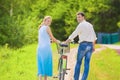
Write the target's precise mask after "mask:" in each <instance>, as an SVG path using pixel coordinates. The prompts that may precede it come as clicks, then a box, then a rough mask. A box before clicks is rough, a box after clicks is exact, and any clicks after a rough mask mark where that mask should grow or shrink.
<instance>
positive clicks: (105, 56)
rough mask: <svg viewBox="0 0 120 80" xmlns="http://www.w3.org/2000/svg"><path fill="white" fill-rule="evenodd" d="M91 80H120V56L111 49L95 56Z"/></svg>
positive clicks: (90, 75)
mask: <svg viewBox="0 0 120 80" xmlns="http://www.w3.org/2000/svg"><path fill="white" fill-rule="evenodd" d="M89 80H120V55H118V54H117V53H116V51H114V50H111V49H106V50H103V51H101V52H100V53H97V54H93V56H92V60H91V68H90V73H89Z"/></svg>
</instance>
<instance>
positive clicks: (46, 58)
mask: <svg viewBox="0 0 120 80" xmlns="http://www.w3.org/2000/svg"><path fill="white" fill-rule="evenodd" d="M47 27H48V26H45V25H43V26H41V27H40V29H39V32H38V50H37V61H38V75H41V76H52V66H53V65H52V50H51V43H50V36H49V35H48V33H47Z"/></svg>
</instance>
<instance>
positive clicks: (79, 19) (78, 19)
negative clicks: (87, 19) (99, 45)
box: [77, 15, 84, 23]
mask: <svg viewBox="0 0 120 80" xmlns="http://www.w3.org/2000/svg"><path fill="white" fill-rule="evenodd" d="M83 20H84V16H82V15H77V21H78V23H80V22H81V21H83Z"/></svg>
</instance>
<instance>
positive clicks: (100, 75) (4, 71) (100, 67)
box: [0, 44, 120, 80]
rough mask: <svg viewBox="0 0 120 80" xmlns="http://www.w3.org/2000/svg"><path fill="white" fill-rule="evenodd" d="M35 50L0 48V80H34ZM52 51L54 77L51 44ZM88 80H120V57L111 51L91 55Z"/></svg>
mask: <svg viewBox="0 0 120 80" xmlns="http://www.w3.org/2000/svg"><path fill="white" fill-rule="evenodd" d="M76 46H77V44H75V45H71V47H72V48H73V47H76ZM98 46H99V45H98ZM36 49H37V44H32V45H28V46H24V47H22V48H20V49H16V50H13V49H9V48H8V47H5V46H4V47H0V80H36V79H37V64H36ZM52 51H53V73H54V74H53V75H56V74H57V63H58V57H59V54H58V53H57V49H56V45H55V44H52ZM49 80H57V79H53V78H49ZM88 80H120V55H118V54H117V53H116V52H115V51H114V50H111V49H106V50H104V51H102V52H99V53H98V54H93V55H92V60H91V67H90V73H89V78H88Z"/></svg>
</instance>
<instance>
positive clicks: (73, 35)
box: [65, 25, 81, 43]
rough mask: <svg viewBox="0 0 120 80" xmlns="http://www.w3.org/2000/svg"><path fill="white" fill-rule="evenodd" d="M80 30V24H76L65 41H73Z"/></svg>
mask: <svg viewBox="0 0 120 80" xmlns="http://www.w3.org/2000/svg"><path fill="white" fill-rule="evenodd" d="M80 32H81V29H80V25H78V26H77V28H76V29H75V31H74V32H73V33H72V34H71V35H70V36H69V38H68V39H67V40H66V41H65V43H68V42H71V41H73V39H74V38H75V37H76V36H77V35H78V34H79V33H80Z"/></svg>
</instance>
